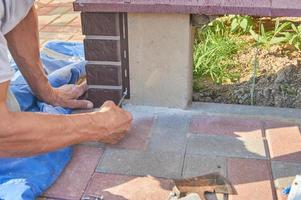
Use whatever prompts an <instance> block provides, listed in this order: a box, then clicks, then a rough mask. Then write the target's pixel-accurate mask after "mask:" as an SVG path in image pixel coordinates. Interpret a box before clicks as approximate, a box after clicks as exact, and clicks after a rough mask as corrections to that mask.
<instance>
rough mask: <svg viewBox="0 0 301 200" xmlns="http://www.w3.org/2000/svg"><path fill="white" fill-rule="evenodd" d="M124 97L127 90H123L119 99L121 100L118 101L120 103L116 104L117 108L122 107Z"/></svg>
mask: <svg viewBox="0 0 301 200" xmlns="http://www.w3.org/2000/svg"><path fill="white" fill-rule="evenodd" d="M126 95H128V89H127V88H125V90H124V92H123V96H122V97H121V99H120V101H119V103H118V106H119V107H122V103H123V101H124V99H125V97H126Z"/></svg>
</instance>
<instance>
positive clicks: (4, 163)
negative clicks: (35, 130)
mask: <svg viewBox="0 0 301 200" xmlns="http://www.w3.org/2000/svg"><path fill="white" fill-rule="evenodd" d="M41 59H42V62H43V64H44V68H45V72H46V73H47V75H48V79H49V82H50V83H51V85H52V86H53V87H59V86H62V85H65V84H73V83H76V82H77V80H78V79H79V78H80V77H81V76H83V75H85V69H84V68H85V67H84V65H85V61H84V51H83V45H82V44H81V43H73V42H55V41H53V42H49V43H47V44H46V45H45V46H44V48H43V50H42V52H41ZM11 65H12V66H13V67H14V69H15V70H16V73H15V76H14V78H13V80H12V82H11V85H10V89H11V91H12V92H13V93H14V94H15V96H16V98H17V100H18V102H19V104H20V107H21V110H22V111H24V112H46V113H52V114H70V113H71V110H70V109H66V108H62V107H53V106H51V105H48V104H46V103H44V102H40V101H38V100H37V98H36V97H34V95H33V94H32V92H31V90H30V88H29V86H28V84H27V83H26V81H25V79H24V78H23V77H22V75H21V74H20V72H19V71H18V68H17V66H16V64H15V63H14V62H13V60H12V59H11ZM71 155H72V148H71V147H68V148H64V149H60V150H57V151H55V152H50V153H47V154H42V155H38V156H32V157H26V158H0V199H1V200H2V199H3V200H31V199H35V198H36V197H37V196H39V195H40V194H42V192H43V191H45V190H46V189H47V188H49V186H51V184H53V183H54V181H55V180H56V179H57V178H58V177H59V175H60V174H61V173H62V171H63V169H64V168H65V166H66V165H67V163H68V162H69V160H70V159H71Z"/></svg>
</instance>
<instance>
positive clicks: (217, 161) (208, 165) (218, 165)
mask: <svg viewBox="0 0 301 200" xmlns="http://www.w3.org/2000/svg"><path fill="white" fill-rule="evenodd" d="M226 169H227V167H226V159H225V158H222V157H216V156H197V155H186V156H185V162H184V168H183V177H184V178H189V177H195V176H201V175H204V174H209V173H213V172H219V173H220V174H221V175H223V176H225V177H226Z"/></svg>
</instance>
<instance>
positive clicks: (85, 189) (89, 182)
mask: <svg viewBox="0 0 301 200" xmlns="http://www.w3.org/2000/svg"><path fill="white" fill-rule="evenodd" d="M94 148H95V147H94ZM96 148H97V147H96ZM99 149H102V154H101V156H100V158H99V159H98V161H97V164H96V165H95V167H94V169H93V173H92V175H91V176H90V178H89V180H88V182H87V184H86V186H85V188H84V191H83V193H82V195H81V198H80V199H82V198H84V195H85V193H86V191H87V189H88V187H89V186H90V184H91V182H92V178H93V177H94V174H95V173H96V172H95V170H96V169H97V167H98V165H99V163H100V162H101V160H102V159H103V155H104V153H105V149H106V146H104V148H99Z"/></svg>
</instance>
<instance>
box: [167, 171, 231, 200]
mask: <svg viewBox="0 0 301 200" xmlns="http://www.w3.org/2000/svg"><path fill="white" fill-rule="evenodd" d="M174 184H175V186H174V188H173V191H172V195H171V196H172V198H170V199H182V198H184V199H187V198H185V197H186V196H189V194H192V193H193V194H197V195H198V196H199V198H200V199H201V200H206V196H205V194H206V193H220V194H227V195H229V194H232V195H233V194H236V191H235V189H234V187H233V186H232V184H231V183H230V181H229V180H227V179H226V178H225V177H223V176H222V175H220V174H219V173H211V174H207V175H203V176H198V177H193V178H189V179H178V180H174ZM194 198H195V197H194Z"/></svg>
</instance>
